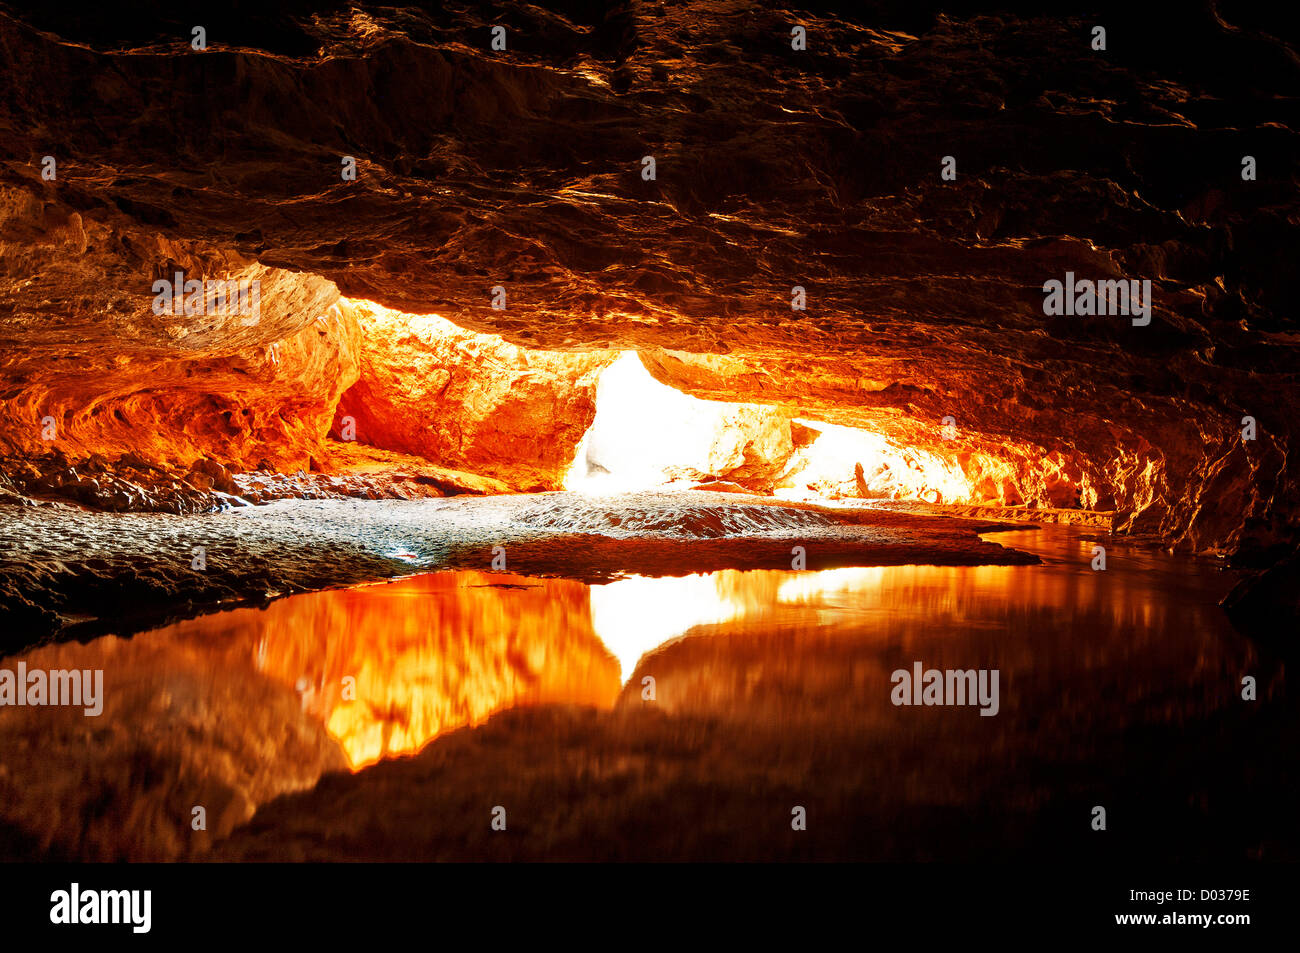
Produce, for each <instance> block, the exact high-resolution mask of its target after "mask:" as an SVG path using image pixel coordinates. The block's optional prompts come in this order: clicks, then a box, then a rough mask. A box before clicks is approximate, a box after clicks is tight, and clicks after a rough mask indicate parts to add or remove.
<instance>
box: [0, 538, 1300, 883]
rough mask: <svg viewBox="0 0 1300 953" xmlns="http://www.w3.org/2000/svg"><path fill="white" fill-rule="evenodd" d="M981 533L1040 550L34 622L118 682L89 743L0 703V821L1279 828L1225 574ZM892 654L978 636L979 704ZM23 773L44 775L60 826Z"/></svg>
mask: <svg viewBox="0 0 1300 953" xmlns="http://www.w3.org/2000/svg"><path fill="white" fill-rule="evenodd" d="M995 538H997V539H998V540H999V541H1000V542H1002V543H1004V544H1005V545H1008V546H1012V547H1015V548H1017V549H1021V550H1025V551H1028V552H1031V553H1034V554H1036V555H1037V556H1038V557H1039V558H1040V559H1041V560H1042V563H1041V565H1025V566H981V567H933V566H893V567H873V568H861V567H858V568H839V569H833V570H826V571H820V572H803V573H796V572H790V571H782V570H757V571H722V572H717V573H711V574H706V575H691V576H685V577H678V578H648V577H637V578H630V579H623V580H618V581H615V582H613V583H610V584H606V585H599V586H594V587H589V586H587V585H586V584H584V583H582V582H578V581H575V580H562V579H542V578H534V577H527V576H515V575H503V574H492V573H483V572H477V571H461V572H444V573H436V574H430V575H424V576H418V577H413V578H412V579H407V580H402V581H399V582H395V583H392V584H388V585H378V586H369V587H363V588H359V589H351V590H340V591H334V592H327V593H315V594H309V595H302V596H293V597H290V598H287V599H283V600H280V601H278V602H276V603H274V604H272V605H271V606H270V607H269V608H268V609H267V610H265V611H257V610H239V611H236V612H229V613H221V614H218V615H215V616H208V617H205V618H202V619H198V620H193V621H192V622H188V623H181V624H178V625H175V626H171V627H169V628H167V629H164V630H159V631H156V632H152V633H145V634H142V635H139V636H136V637H135V638H134V639H131V640H122V639H116V638H111V637H110V638H105V639H99V640H95V641H93V642H91V643H89V644H88V645H85V646H73V645H65V646H53V647H49V648H47V649H42V650H38V651H39V652H45V653H56V655H57V653H63V654H62V655H58V656H57V657H52V658H51V662H50V664H51V667H54V666H53V662H54V661H66V663H67V664H69V665H70V664H91V662H90V661H87V660H88V659H90V660H94V659H99V660H100V661H103V662H104V665H105V668H106V671H108V672H113V673H116V675H115V677H116V678H117V679H118V684H119V690H118V691H116V692H114V693H113V695H112V696H111V697H112V698H114V699H116V700H115V701H113V702H111V705H113V706H115V707H111V708H109V709H108V710H106V712H105V716H104V718H105V719H107V721H106V722H105V726H99V730H100V734H101V735H105V737H101V738H99V739H98V740H96V741H95V743H94V744H93V745H92V744H91V743H90V742H88V741H87V739H85V738H84V737H82V735H83V734H84V732H85V724H84V723H85V721H86V719H83V718H80V717H75V718H74V717H69V718H67V719H65V722H64V723H62V725H61V726H54V725H52V723H51V722H52V719H51V717H50V716H51V711H50V710H49V709H46V710H43V711H40V712H39V717H37V718H35V719H32V718H30V716H31V715H32V713H33V712H34V711H37V710H31V709H29V710H28V711H27V712H25V713H22V714H23V715H26V716H29V717H28V720H27V721H23V719H22V718H21V717H19V718H15V717H14V715H15V710H12V709H11V710H9V711H7V712H3V714H0V764H3V765H4V766H5V768H6V772H5V773H4V774H3V775H0V793H3V794H4V795H5V797H4V798H0V804H5V805H6V808H5V809H4V810H5V819H6V820H7V821H8V822H9V824H11V825H13V824H15V822H17V824H16V826H17V828H18V829H19V831H21V832H23V833H21V834H12V835H11V836H9V837H8V838H4V837H0V849H5V850H7V851H8V852H9V853H10V855H11V856H22V857H39V856H45V857H64V856H70V857H89V858H95V859H117V858H131V859H150V858H154V857H194V858H199V857H213V858H217V859H258V860H273V859H274V860H297V859H319V860H367V859H370V860H388V859H405V860H418V859H446V860H452V859H464V860H475V859H527V860H545V859H586V860H599V859H676V860H691V859H700V860H718V859H737V860H740V859H744V860H765V859H798V860H930V859H940V860H975V859H1023V858H1035V859H1041V860H1057V861H1062V860H1068V861H1070V862H1091V861H1106V860H1107V859H1120V858H1122V859H1126V860H1140V859H1141V860H1153V861H1172V860H1202V861H1204V860H1221V859H1237V860H1250V859H1265V860H1272V859H1292V860H1293V859H1296V858H1297V844H1300V839H1298V838H1297V833H1298V832H1297V823H1296V821H1295V819H1294V817H1293V807H1294V792H1295V790H1296V783H1295V782H1296V780H1297V778H1296V774H1297V771H1296V759H1295V757H1294V755H1293V751H1294V747H1295V741H1296V739H1297V737H1300V734H1298V729H1300V718H1298V717H1297V707H1296V704H1295V701H1294V693H1293V692H1292V691H1291V690H1290V687H1289V684H1288V679H1287V677H1286V676H1287V671H1286V669H1287V665H1286V660H1285V659H1282V658H1279V657H1276V656H1274V655H1272V654H1270V653H1269V651H1268V650H1267V649H1266V648H1262V647H1261V646H1260V645H1258V644H1256V643H1254V642H1252V641H1251V640H1248V639H1246V638H1244V637H1243V636H1241V635H1239V634H1238V633H1237V632H1236V631H1234V630H1233V629H1232V628H1231V626H1229V625H1228V623H1227V620H1226V618H1225V617H1224V615H1223V612H1222V610H1221V609H1219V608H1218V606H1217V602H1218V599H1219V598H1221V596H1222V595H1223V593H1224V592H1226V591H1227V589H1228V588H1230V587H1231V585H1232V583H1233V581H1234V577H1233V575H1232V574H1230V573H1225V572H1222V571H1220V569H1219V568H1218V566H1217V565H1215V564H1214V563H1212V562H1208V561H1200V560H1193V559H1188V558H1186V557H1174V556H1169V555H1167V554H1164V553H1162V552H1160V551H1158V550H1154V549H1150V548H1147V547H1141V546H1134V545H1131V544H1129V543H1126V542H1124V541H1122V540H1114V539H1111V538H1109V537H1094V536H1093V535H1092V534H1089V533H1087V532H1081V531H1078V530H1074V529H1071V528H1068V527H1047V528H1043V529H1035V530H1020V531H1015V532H1010V533H999V534H998V536H997V537H995ZM1098 541H1100V542H1102V543H1103V544H1104V545H1105V546H1106V547H1107V557H1108V559H1107V569H1106V571H1104V572H1095V571H1093V570H1092V568H1091V562H1092V558H1093V557H1092V547H1093V546H1094V545H1095V544H1096V543H1097V542H1098ZM77 653H81V654H80V655H78V654H77ZM915 662H920V663H921V664H922V666H923V667H924V668H927V669H928V668H937V669H989V670H992V669H996V670H997V671H998V672H999V689H1000V692H999V694H1000V697H999V706H998V713H997V715H995V716H991V717H982V716H980V714H979V711H978V709H977V708H976V707H972V706H963V707H940V706H933V707H927V706H897V705H894V704H893V703H892V702H891V691H892V689H893V685H892V682H891V674H892V673H893V672H895V671H897V670H900V669H902V670H910V669H911V668H912V665H913V664H914V663H915ZM6 664H8V663H6ZM32 664H35V663H34V662H33V663H32ZM349 674H351V675H353V676H354V677H355V679H356V685H357V688H358V689H359V698H358V700H355V701H350V700H346V699H344V698H342V697H341V692H340V690H339V688H338V686H339V685H340V684H341V683H342V680H343V679H344V678H345V677H346V676H347V675H349ZM1248 675H1249V676H1251V677H1253V678H1255V679H1256V682H1257V685H1258V689H1257V691H1258V698H1257V700H1256V701H1245V700H1243V699H1242V697H1241V692H1242V688H1241V679H1242V678H1243V677H1244V676H1248ZM647 676H652V677H653V678H654V680H655V688H656V697H655V699H654V700H653V701H647V700H645V699H643V697H642V693H643V687H642V685H643V679H645V678H646V677H647ZM164 696H165V701H166V704H162V703H161V701H160V700H161V699H163V698H164ZM430 739H433V740H432V741H431V742H430ZM115 746H116V747H115ZM38 750H39V751H40V757H39V758H38V757H36V756H35V755H36V752H37V751H38ZM24 752H25V753H26V754H24ZM417 752H418V753H417ZM411 755H413V756H411ZM376 758H378V759H381V760H380V761H379V763H377V764H376V763H374V761H375V759H376ZM367 765H369V766H367ZM358 769H359V770H358ZM32 792H39V793H41V794H42V795H43V796H44V797H47V798H53V799H54V800H56V801H57V802H58V803H60V804H62V805H64V811H63V812H62V813H63V815H64V820H63V822H62V823H61V825H51V824H49V823H48V822H47V821H46V820H45V819H44V818H45V816H44V814H43V813H42V808H41V806H40V805H39V804H37V803H36V802H34V801H33V800H32ZM200 798H204V799H207V800H208V801H211V802H212V803H214V804H215V803H221V804H224V805H225V806H224V808H222V809H218V810H214V811H210V824H209V828H210V829H209V831H208V832H206V836H203V837H199V836H196V835H194V834H193V832H190V831H188V830H187V827H188V825H187V824H186V823H185V822H186V820H187V812H188V805H190V804H193V803H195V801H196V799H200ZM47 803H48V802H47ZM496 806H505V807H506V809H507V814H508V818H509V824H508V828H507V831H504V832H503V831H493V830H491V828H490V826H489V820H490V814H491V811H492V809H493V808H494V807H496ZM1097 806H1101V807H1104V808H1105V810H1106V823H1107V829H1106V830H1104V831H1097V830H1093V828H1092V824H1093V816H1094V815H1093V810H1094V808H1095V807H1097ZM796 807H802V808H803V809H804V812H805V813H806V816H807V829H806V830H801V831H796V830H792V829H791V818H792V810H793V809H795V808H796ZM254 811H256V814H255V816H254V813H253V812H254ZM125 817H132V818H134V819H135V820H136V823H135V825H134V826H133V827H126V828H124V827H123V824H122V820H123V818H125ZM249 817H251V818H252V820H251V822H250V823H248V824H247V826H243V827H240V825H241V824H244V822H245V821H247V820H248V818H249ZM142 821H143V822H142ZM228 834H230V835H232V836H229V837H228V838H227V835H228ZM31 837H35V841H36V845H37V846H36V847H35V848H33V846H32V843H31V842H30V840H25V839H24V838H31ZM6 844H7V846H6Z"/></svg>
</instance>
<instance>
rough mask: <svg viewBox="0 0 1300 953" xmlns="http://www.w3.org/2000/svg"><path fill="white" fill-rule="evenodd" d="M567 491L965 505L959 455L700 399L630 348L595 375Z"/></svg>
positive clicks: (758, 407)
mask: <svg viewBox="0 0 1300 953" xmlns="http://www.w3.org/2000/svg"><path fill="white" fill-rule="evenodd" d="M564 486H565V489H569V490H577V491H581V492H584V493H614V492H626V491H636V490H649V489H715V490H721V491H737V492H747V493H759V494H762V495H770V496H774V497H777V498H780V499H793V500H804V499H806V500H828V499H845V498H864V499H920V500H926V501H928V502H932V503H942V502H948V503H956V502H968V501H970V500H971V498H972V491H971V485H970V482H969V480H968V479H967V477H966V475H965V473H964V472H963V471H962V468H961V467H960V465H959V464H958V463H957V462H956V460H955V459H945V458H943V457H941V456H939V455H937V454H934V453H931V452H928V451H925V450H919V449H907V448H902V447H898V446H896V445H894V444H893V443H891V442H890V441H888V440H886V439H885V438H884V437H882V436H880V435H877V434H873V433H870V432H868V431H866V430H862V429H857V428H852V427H843V426H838V425H835V424H828V423H824V422H820V421H812V420H808V419H804V418H801V417H797V416H795V415H794V414H793V413H791V412H789V411H786V410H783V409H781V408H778V407H774V406H768V405H763V404H745V403H727V402H722V401H712V400H702V399H700V398H697V397H693V396H690V395H689V394H685V393H682V392H681V391H678V390H676V389H674V388H672V387H669V386H668V385H666V384H662V383H660V382H659V381H657V380H655V378H654V377H653V376H652V375H651V374H650V372H649V371H648V370H647V369H646V367H645V365H644V364H643V363H642V361H641V359H640V357H639V356H638V354H637V352H635V351H624V352H623V353H622V354H621V355H620V356H619V357H618V358H617V359H616V360H615V361H614V362H613V363H612V364H610V365H609V366H608V367H607V368H605V369H604V370H603V371H601V372H600V377H599V381H598V383H597V387H596V416H595V419H594V421H593V422H592V424H591V427H590V428H589V429H588V430H587V432H586V434H585V435H584V436H583V438H582V441H581V442H580V443H579V444H578V448H577V453H576V454H575V456H574V459H573V463H572V465H571V466H570V468H569V470H568V473H567V474H566V476H565V481H564Z"/></svg>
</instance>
